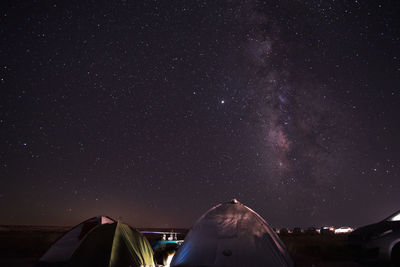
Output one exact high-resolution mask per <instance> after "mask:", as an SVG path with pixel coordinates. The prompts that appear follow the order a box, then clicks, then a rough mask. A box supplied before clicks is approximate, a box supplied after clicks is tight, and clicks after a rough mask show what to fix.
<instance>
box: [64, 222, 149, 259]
mask: <svg viewBox="0 0 400 267" xmlns="http://www.w3.org/2000/svg"><path fill="white" fill-rule="evenodd" d="M70 262H71V266H109V267H117V266H154V262H153V250H152V249H151V246H150V244H149V242H148V241H147V239H145V238H144V237H143V236H142V235H141V234H140V233H139V232H138V231H136V230H133V229H132V228H130V227H129V226H128V225H126V224H122V223H120V222H118V223H114V224H109V225H103V226H100V227H97V228H95V229H93V230H92V232H91V233H90V234H88V236H87V237H86V238H85V240H84V241H83V242H82V244H81V245H80V246H79V248H77V249H76V251H75V252H74V255H73V256H72V258H71V261H70Z"/></svg>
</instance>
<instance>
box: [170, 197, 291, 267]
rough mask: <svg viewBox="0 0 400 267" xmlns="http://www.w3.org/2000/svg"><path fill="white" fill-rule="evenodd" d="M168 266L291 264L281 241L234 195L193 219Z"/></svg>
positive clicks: (275, 265)
mask: <svg viewBox="0 0 400 267" xmlns="http://www.w3.org/2000/svg"><path fill="white" fill-rule="evenodd" d="M171 266H232V267H234V266H247V267H251V266H258V267H259V266H271V267H278V266H293V263H292V260H291V259H290V256H289V254H288V252H287V251H286V248H285V245H284V244H283V243H282V241H281V240H280V239H279V237H278V236H277V235H276V233H275V232H274V231H273V230H272V228H271V227H270V226H269V225H268V224H267V223H266V222H265V220H264V219H263V218H262V217H261V216H260V215H258V214H257V213H256V212H254V211H253V210H251V209H249V208H248V207H246V206H245V205H243V204H241V203H239V202H238V201H237V200H236V199H233V200H232V201H231V202H228V203H223V204H219V205H217V206H215V207H213V208H212V209H210V210H209V211H207V212H206V213H205V214H204V215H203V216H201V217H200V219H199V220H198V221H197V222H196V223H195V225H194V226H193V227H192V229H191V230H190V232H189V233H188V235H187V236H186V238H185V242H184V243H183V245H182V246H181V247H180V248H179V249H178V251H177V253H176V254H175V256H174V258H173V259H172V262H171Z"/></svg>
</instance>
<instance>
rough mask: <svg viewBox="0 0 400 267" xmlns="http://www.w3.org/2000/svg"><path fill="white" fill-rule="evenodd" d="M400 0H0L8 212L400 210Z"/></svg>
mask: <svg viewBox="0 0 400 267" xmlns="http://www.w3.org/2000/svg"><path fill="white" fill-rule="evenodd" d="M399 14H400V1H389V0H387V1H375V0H374V1H372V0H371V1H362V0H359V1H344V0H341V1H339V0H336V1H334V0H330V1H328V0H324V1H316V0H310V1H300V0H298V1H294V0H293V1H289V0H282V1H275V0H271V1H211V0H210V1H157V0H155V1H129V0H126V1H98V0H96V1H2V3H1V18H0V20H1V27H0V36H1V45H0V46H1V48H0V96H1V97H0V214H1V216H0V223H1V224H41V225H73V224H77V223H79V222H80V221H82V220H84V219H86V218H89V217H91V216H95V215H99V214H104V215H109V216H111V217H114V218H116V219H117V218H120V219H122V220H123V221H125V222H128V223H130V224H131V225H133V226H137V227H143V226H146V227H190V226H191V225H192V224H193V223H194V222H195V220H196V219H197V218H198V217H199V216H201V215H202V214H203V213H204V212H205V211H206V210H208V209H209V208H211V207H212V206H213V205H215V204H217V203H220V202H225V201H229V200H230V199H231V198H233V197H236V198H237V199H238V200H239V201H241V202H242V203H244V204H245V205H247V206H249V207H250V208H252V209H253V210H255V211H257V212H258V213H259V214H260V215H261V216H263V217H264V218H265V219H266V220H267V221H268V222H269V223H270V224H271V225H272V226H275V227H293V226H321V225H325V224H328V225H335V226H338V227H339V226H343V225H350V226H358V225H364V224H368V223H371V222H374V221H378V220H380V219H383V218H384V217H386V216H388V215H389V214H391V213H392V212H394V211H396V210H399V209H400V194H399V190H400V120H399V118H400V53H399V51H400V15H399Z"/></svg>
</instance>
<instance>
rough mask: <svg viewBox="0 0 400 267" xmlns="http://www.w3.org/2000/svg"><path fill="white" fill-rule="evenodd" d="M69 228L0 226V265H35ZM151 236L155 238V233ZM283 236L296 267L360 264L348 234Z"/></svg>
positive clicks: (150, 237)
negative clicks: (355, 259) (350, 245)
mask: <svg viewBox="0 0 400 267" xmlns="http://www.w3.org/2000/svg"><path fill="white" fill-rule="evenodd" d="M68 229H69V227H38V226H0V240H1V242H0V266H10V267H12V266H21V267H24V266H34V264H35V262H36V260H37V259H38V258H39V257H40V256H41V255H42V254H43V253H44V252H45V251H46V250H47V248H48V247H49V246H50V245H51V244H52V243H53V242H54V241H55V240H56V239H57V238H58V237H59V236H61V235H62V234H63V233H64V232H65V231H66V230H68ZM152 230H157V231H160V230H163V231H170V230H171V229H152ZM180 232H182V233H186V230H184V229H181V230H180ZM179 237H180V238H182V237H184V236H183V235H181V236H179ZM148 238H149V239H154V238H156V236H148ZM281 238H282V240H283V242H284V243H285V244H286V246H287V248H288V250H289V253H290V255H291V256H292V258H293V260H294V262H295V264H296V266H316V267H318V266H321V267H333V266H343V267H352V266H360V265H359V264H357V263H356V262H355V261H354V255H352V253H351V250H350V249H349V248H348V247H347V242H346V241H347V236H346V235H319V234H318V235H317V234H314V235H312V234H311V235H310V234H297V235H296V234H290V235H283V236H281Z"/></svg>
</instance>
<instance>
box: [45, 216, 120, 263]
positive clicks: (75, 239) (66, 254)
mask: <svg viewBox="0 0 400 267" xmlns="http://www.w3.org/2000/svg"><path fill="white" fill-rule="evenodd" d="M114 222H115V221H114V220H113V219H111V218H109V217H106V216H98V217H93V218H90V219H88V220H86V221H84V222H82V223H80V224H78V225H77V226H75V227H73V228H72V229H71V230H69V231H68V232H67V233H65V234H64V235H63V236H62V237H61V238H59V239H58V240H57V241H56V242H55V243H54V244H53V245H52V246H51V247H50V248H49V249H48V250H47V251H46V253H45V254H44V255H43V256H42V257H41V258H40V259H39V263H38V265H37V266H62V264H63V263H66V262H68V261H69V259H70V258H71V256H72V254H73V252H74V250H75V249H76V248H77V247H78V246H79V244H80V243H81V241H82V240H83V238H84V237H85V236H86V234H87V233H88V232H89V231H90V230H92V229H93V228H94V227H96V226H98V225H102V224H109V223H114Z"/></svg>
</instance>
